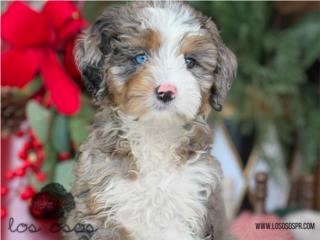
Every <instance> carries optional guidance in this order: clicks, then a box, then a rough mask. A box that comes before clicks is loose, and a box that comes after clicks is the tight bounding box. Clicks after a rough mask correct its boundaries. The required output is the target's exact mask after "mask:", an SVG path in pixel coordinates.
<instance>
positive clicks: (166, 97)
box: [155, 83, 177, 102]
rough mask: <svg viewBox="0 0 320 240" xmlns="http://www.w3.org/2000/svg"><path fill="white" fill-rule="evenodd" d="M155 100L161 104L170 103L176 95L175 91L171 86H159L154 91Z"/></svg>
mask: <svg viewBox="0 0 320 240" xmlns="http://www.w3.org/2000/svg"><path fill="white" fill-rule="evenodd" d="M155 92H156V95H157V98H158V99H159V100H160V101H162V102H169V101H172V100H173V99H174V98H175V97H176V95H177V89H176V87H175V86H174V85H172V84H168V83H167V84H161V85H160V86H158V87H157V88H156V89H155Z"/></svg>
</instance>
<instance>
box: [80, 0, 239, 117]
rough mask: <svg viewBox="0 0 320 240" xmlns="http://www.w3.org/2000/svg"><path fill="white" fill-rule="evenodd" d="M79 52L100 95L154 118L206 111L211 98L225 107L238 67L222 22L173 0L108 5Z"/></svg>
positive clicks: (138, 114) (91, 84)
mask: <svg viewBox="0 0 320 240" xmlns="http://www.w3.org/2000/svg"><path fill="white" fill-rule="evenodd" d="M76 56H77V62H78V65H79V68H80V70H81V72H82V74H83V76H84V78H85V81H86V84H87V86H88V88H89V90H91V91H92V92H93V94H94V95H95V96H96V97H98V98H99V99H100V100H101V99H105V98H107V99H108V103H111V104H112V105H114V106H116V107H118V108H119V109H121V110H122V111H123V112H124V113H126V114H128V115H130V116H133V117H135V118H139V119H147V120H153V121H154V120H159V119H160V120H164V119H166V120H168V119H182V120H190V119H193V118H194V117H195V116H196V115H199V114H201V115H205V116H206V115H207V114H208V113H209V111H210V105H211V106H212V107H213V108H214V109H215V110H218V111H220V110H221V109H222V103H223V100H224V98H225V96H226V94H227V91H228V90H229V88H230V86H231V82H232V78H233V76H234V74H235V71H236V60H235V57H234V55H233V54H232V53H231V51H230V50H228V49H227V48H226V47H225V46H224V44H223V42H222V40H221V39H220V37H219V34H218V31H217V29H216V27H215V25H214V23H213V22H212V21H211V20H209V19H207V18H204V17H202V16H201V15H200V14H199V13H196V12H195V11H194V10H193V9H191V8H190V7H188V6H186V5H183V4H181V3H173V2H171V3H168V2H167V3H166V2H160V3H156V2H155V3H135V4H130V5H126V6H122V7H121V8H118V9H109V10H107V11H106V12H105V13H103V14H102V16H101V17H100V18H99V19H98V20H97V21H96V22H95V24H94V25H93V26H92V27H91V28H90V29H88V31H87V32H86V34H85V35H84V37H83V39H80V40H79V42H78V46H77V52H76ZM100 102H101V101H100ZM103 102H104V101H102V102H101V103H102V104H103Z"/></svg>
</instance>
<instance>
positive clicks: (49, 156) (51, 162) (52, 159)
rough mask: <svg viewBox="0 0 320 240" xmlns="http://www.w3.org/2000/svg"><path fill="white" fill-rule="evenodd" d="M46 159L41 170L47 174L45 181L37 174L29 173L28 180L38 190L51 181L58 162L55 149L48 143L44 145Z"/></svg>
mask: <svg viewBox="0 0 320 240" xmlns="http://www.w3.org/2000/svg"><path fill="white" fill-rule="evenodd" d="M44 151H45V159H44V161H43V164H42V166H41V171H42V172H43V173H44V174H45V175H46V180H45V181H44V182H39V181H38V180H37V179H36V177H35V174H33V173H32V174H29V176H28V182H29V183H30V184H31V185H32V186H33V187H35V188H36V189H37V190H40V189H41V188H42V187H43V186H44V185H46V184H48V183H51V182H52V181H53V178H54V175H55V165H56V162H57V156H56V154H55V152H54V151H53V149H52V147H50V146H49V145H48V144H47V145H45V147H44Z"/></svg>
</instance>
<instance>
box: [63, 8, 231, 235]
mask: <svg viewBox="0 0 320 240" xmlns="http://www.w3.org/2000/svg"><path fill="white" fill-rule="evenodd" d="M76 58H77V63H78V66H79V69H80V71H81V73H82V75H83V78H84V81H85V84H86V86H87V88H88V89H89V91H90V92H91V93H92V94H93V96H94V99H95V102H96V104H97V106H98V107H97V113H96V116H95V121H94V124H93V126H92V130H91V133H90V135H89V137H88V139H87V141H86V142H85V143H84V144H82V146H81V148H80V152H81V155H80V157H79V159H78V161H77V163H76V166H75V177H76V179H75V182H74V184H73V188H72V193H73V195H74V198H75V202H76V208H75V209H74V210H73V211H72V212H70V214H69V216H68V218H67V223H68V224H69V225H71V226H74V225H75V224H77V223H81V224H85V225H88V224H90V226H92V227H93V228H94V231H89V232H87V233H84V232H83V231H78V234H75V233H74V232H72V233H70V234H67V235H66V236H65V239H104V240H115V239H120V240H209V239H210V240H211V239H215V240H220V239H224V238H225V232H224V229H225V227H226V225H225V213H224V211H225V210H224V204H223V200H222V189H221V186H222V184H221V181H222V171H221V168H220V165H219V163H218V162H217V161H216V160H215V159H214V158H213V157H212V156H211V155H210V146H211V144H212V136H213V134H212V131H211V130H210V128H209V126H208V124H207V123H206V118H207V116H208V114H209V112H210V105H211V106H212V107H213V108H214V109H215V110H217V111H221V109H222V104H223V100H224V98H225V97H226V94H227V92H228V90H229V89H230V86H231V82H232V79H233V77H234V75H235V71H236V65H237V64H236V59H235V56H234V54H233V53H232V52H231V51H230V50H229V49H228V48H226V46H225V45H224V44H223V42H222V40H221V38H220V36H219V33H218V30H217V27H216V25H215V24H214V23H213V22H212V21H211V20H210V19H209V18H207V17H204V16H202V15H201V14H200V13H198V12H196V11H195V10H193V9H192V8H191V7H189V6H188V5H185V4H183V3H181V2H151V3H150V2H136V3H130V4H128V5H122V6H121V7H118V8H109V9H107V10H106V11H105V12H104V13H103V14H102V15H101V16H100V17H99V18H98V20H97V21H96V22H95V23H94V24H93V26H92V27H91V28H89V29H88V30H87V31H86V32H85V34H84V35H83V37H82V38H81V39H80V40H79V41H78V44H77V47H76ZM79 232H80V234H79Z"/></svg>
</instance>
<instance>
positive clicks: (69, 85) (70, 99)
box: [41, 50, 80, 115]
mask: <svg viewBox="0 0 320 240" xmlns="http://www.w3.org/2000/svg"><path fill="white" fill-rule="evenodd" d="M41 72H42V76H43V80H44V84H45V85H46V87H47V89H48V91H49V93H50V96H51V98H52V101H53V103H54V105H55V106H56V107H57V110H58V111H59V112H61V113H63V114H66V115H72V114H75V113H76V112H77V111H78V110H79V107H80V90H79V88H78V86H77V85H76V84H75V83H74V82H73V81H72V80H71V78H70V77H69V75H68V74H67V73H66V72H65V71H64V69H63V67H62V66H61V63H60V62H59V60H58V58H57V56H56V54H55V53H54V52H53V51H50V50H48V53H47V55H46V58H45V61H43V64H42V66H41Z"/></svg>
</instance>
